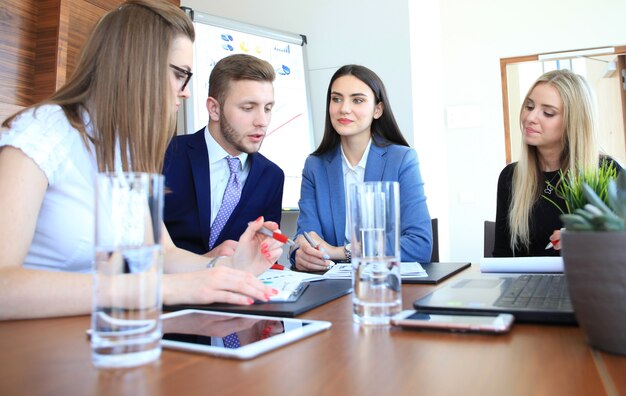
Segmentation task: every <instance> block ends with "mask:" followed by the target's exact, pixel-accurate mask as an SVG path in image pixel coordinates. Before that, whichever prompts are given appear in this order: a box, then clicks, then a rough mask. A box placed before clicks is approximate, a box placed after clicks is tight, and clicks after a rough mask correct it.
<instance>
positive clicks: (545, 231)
mask: <svg viewBox="0 0 626 396" xmlns="http://www.w3.org/2000/svg"><path fill="white" fill-rule="evenodd" d="M516 165H517V162H514V163H512V164H509V165H507V166H506V167H505V168H504V169H503V170H502V172H501V173H500V177H499V178H498V202H497V207H496V233H495V241H494V249H493V256H494V257H513V256H514V257H527V256H558V255H559V251H558V250H554V249H548V250H546V245H547V244H548V243H550V235H552V233H553V232H554V230H558V229H560V228H561V227H563V222H562V221H561V219H560V216H561V214H562V213H561V211H560V210H559V209H558V208H557V207H556V206H554V204H552V203H551V202H549V201H548V200H546V199H544V198H540V199H539V200H538V201H537V202H536V203H535V205H534V207H533V208H532V211H531V215H530V224H529V231H530V245H529V246H528V250H526V249H525V248H523V247H522V248H521V249H517V250H515V251H513V250H511V247H510V241H511V233H510V231H509V207H510V205H511V188H512V183H513V171H514V170H515V166H516ZM558 179H559V171H553V172H543V179H542V180H541V181H540V189H541V190H540V192H541V195H545V196H547V197H548V198H550V199H551V200H552V201H554V202H555V203H557V204H558V205H559V207H561V208H562V209H563V212H567V209H566V206H565V200H563V199H562V198H560V197H558V196H557V193H556V191H551V192H550V189H549V188H547V183H546V182H550V184H551V185H553V186H554V185H556V183H557V182H558ZM548 192H550V193H548Z"/></svg>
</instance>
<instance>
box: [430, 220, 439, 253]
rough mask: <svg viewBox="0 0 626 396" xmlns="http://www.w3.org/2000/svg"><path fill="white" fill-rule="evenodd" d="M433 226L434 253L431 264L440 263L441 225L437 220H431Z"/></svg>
mask: <svg viewBox="0 0 626 396" xmlns="http://www.w3.org/2000/svg"><path fill="white" fill-rule="evenodd" d="M430 222H431V226H432V228H433V252H432V253H431V255H430V262H431V263H438V262H439V224H438V223H437V219H431V220H430Z"/></svg>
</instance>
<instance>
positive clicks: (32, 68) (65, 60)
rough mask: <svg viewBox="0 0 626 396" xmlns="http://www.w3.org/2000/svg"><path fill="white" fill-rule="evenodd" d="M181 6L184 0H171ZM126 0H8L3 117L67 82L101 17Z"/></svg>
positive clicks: (1, 41) (0, 10)
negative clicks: (83, 47)
mask: <svg viewBox="0 0 626 396" xmlns="http://www.w3.org/2000/svg"><path fill="white" fill-rule="evenodd" d="M168 1H170V2H171V3H172V4H175V5H177V6H179V5H180V0H168ZM122 2H123V0H2V2H1V3H0V122H1V121H3V120H4V119H5V118H6V117H7V116H9V115H11V114H13V113H14V112H16V111H18V110H19V109H21V108H23V107H25V106H29V105H31V104H34V103H37V102H39V101H41V100H43V99H45V98H47V97H48V96H50V95H51V94H52V93H53V92H54V91H55V90H56V89H58V88H59V87H61V86H62V85H63V84H64V83H65V81H66V80H67V78H68V77H69V76H70V75H71V73H72V72H73V71H74V68H75V67H76V63H77V61H78V57H79V55H80V49H81V48H82V46H83V44H84V43H85V40H86V38H87V36H88V35H89V33H90V32H91V29H93V27H94V25H95V23H96V22H97V20H98V19H99V18H100V16H102V15H103V14H104V13H105V12H106V11H108V10H111V9H113V8H115V7H117V6H118V5H119V4H120V3H122Z"/></svg>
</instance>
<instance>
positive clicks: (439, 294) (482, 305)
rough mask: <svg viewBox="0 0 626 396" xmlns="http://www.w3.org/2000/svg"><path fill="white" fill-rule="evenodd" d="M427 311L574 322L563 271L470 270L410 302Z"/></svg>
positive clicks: (518, 320)
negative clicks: (467, 273)
mask: <svg viewBox="0 0 626 396" xmlns="http://www.w3.org/2000/svg"><path fill="white" fill-rule="evenodd" d="M413 306H414V307H415V309H417V310H419V311H422V312H427V313H458V314H491V313H501V312H503V313H511V314H513V315H514V316H515V320H516V321H517V322H535V323H559V324H575V323H576V318H575V316H574V310H573V308H572V305H571V301H570V299H569V293H568V291H567V284H566V282H565V276H564V275H563V274H484V273H481V274H476V275H474V274H472V275H471V276H469V277H465V278H461V279H458V280H454V281H452V282H450V283H449V284H447V285H445V286H443V287H441V288H439V289H437V290H435V291H434V292H432V293H430V294H428V295H426V296H425V297H422V298H420V299H418V300H415V301H414V302H413Z"/></svg>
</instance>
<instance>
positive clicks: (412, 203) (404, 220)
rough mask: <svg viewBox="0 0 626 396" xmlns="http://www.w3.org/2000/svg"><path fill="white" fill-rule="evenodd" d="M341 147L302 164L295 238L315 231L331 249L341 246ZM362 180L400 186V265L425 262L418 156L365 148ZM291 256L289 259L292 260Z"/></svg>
mask: <svg viewBox="0 0 626 396" xmlns="http://www.w3.org/2000/svg"><path fill="white" fill-rule="evenodd" d="M341 162H342V158H341V148H340V146H337V148H336V149H335V150H332V151H331V152H327V153H324V154H322V155H320V156H314V155H310V156H309V157H308V158H307V159H306V162H305V163H304V171H303V172H302V187H301V190H300V201H299V203H298V205H299V207H300V215H299V217H298V231H297V232H298V234H301V233H302V232H304V231H315V232H317V233H318V234H319V235H321V236H322V237H323V238H324V240H325V241H326V242H328V243H330V244H331V245H334V246H342V245H344V243H345V228H346V197H345V191H344V182H343V170H342V166H341ZM365 181H398V182H400V248H401V260H402V261H417V262H419V263H428V262H430V255H431V253H432V243H433V242H432V227H431V221H430V214H429V213H428V207H427V206H426V196H425V195H424V182H423V181H422V176H421V175H420V171H419V163H418V160H417V153H416V152H415V150H413V149H412V148H410V147H405V146H399V145H390V146H387V147H378V146H376V145H375V144H374V143H373V142H372V145H371V146H370V151H369V155H368V157H367V165H366V166H365ZM292 257H293V256H292Z"/></svg>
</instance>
